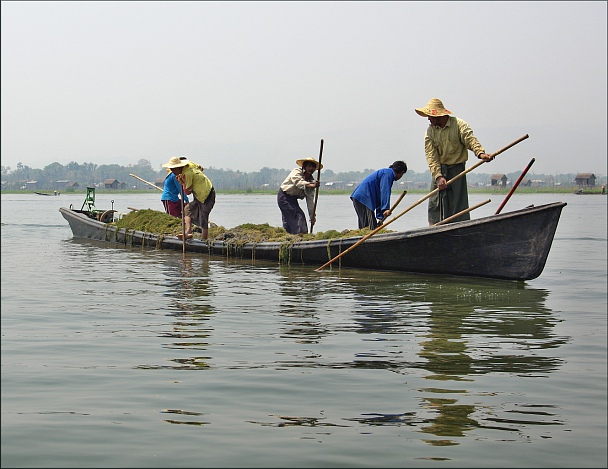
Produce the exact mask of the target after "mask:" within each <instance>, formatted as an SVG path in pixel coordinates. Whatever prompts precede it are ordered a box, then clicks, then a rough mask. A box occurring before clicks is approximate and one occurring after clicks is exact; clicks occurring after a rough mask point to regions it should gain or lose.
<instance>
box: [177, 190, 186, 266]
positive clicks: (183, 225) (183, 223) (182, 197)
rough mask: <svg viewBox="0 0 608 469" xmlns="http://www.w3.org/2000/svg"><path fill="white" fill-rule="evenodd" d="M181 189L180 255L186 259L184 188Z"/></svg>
mask: <svg viewBox="0 0 608 469" xmlns="http://www.w3.org/2000/svg"><path fill="white" fill-rule="evenodd" d="M179 186H180V188H181V194H182V196H181V200H182V254H183V256H184V259H185V258H186V219H185V218H184V186H182V185H181V184H180V185H179Z"/></svg>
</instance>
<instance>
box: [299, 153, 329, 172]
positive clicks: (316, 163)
mask: <svg viewBox="0 0 608 469" xmlns="http://www.w3.org/2000/svg"><path fill="white" fill-rule="evenodd" d="M304 163H314V164H315V169H323V165H322V164H321V163H319V162H318V161H317V160H315V159H314V158H311V157H310V156H309V157H308V158H302V159H301V160H296V164H297V165H298V166H300V167H301V168H303V167H304ZM319 166H320V167H319Z"/></svg>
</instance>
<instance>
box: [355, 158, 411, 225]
mask: <svg viewBox="0 0 608 469" xmlns="http://www.w3.org/2000/svg"><path fill="white" fill-rule="evenodd" d="M406 172H407V165H406V164H405V162H403V161H395V162H394V163H393V164H392V165H390V166H389V167H388V168H382V169H379V170H378V171H375V172H373V173H372V174H370V175H369V176H367V177H366V178H365V179H364V180H363V181H362V182H361V184H359V185H358V186H357V188H356V189H355V190H354V191H353V193H352V194H351V196H350V198H351V200H352V201H353V205H354V207H355V212H356V213H357V217H358V219H359V229H362V228H369V229H370V230H375V229H376V228H377V227H378V220H380V221H384V220H385V219H386V218H387V217H388V216H390V214H391V189H392V188H393V182H395V181H398V180H399V179H401V177H402V176H403V175H404V174H405V173H406Z"/></svg>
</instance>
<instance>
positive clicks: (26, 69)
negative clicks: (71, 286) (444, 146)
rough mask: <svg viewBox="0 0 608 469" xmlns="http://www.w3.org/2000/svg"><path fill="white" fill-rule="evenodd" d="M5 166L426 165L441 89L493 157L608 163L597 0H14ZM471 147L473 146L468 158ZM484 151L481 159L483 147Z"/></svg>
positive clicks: (602, 169) (538, 165)
mask: <svg viewBox="0 0 608 469" xmlns="http://www.w3.org/2000/svg"><path fill="white" fill-rule="evenodd" d="M1 7H2V11H1V20H2V54H1V60H2V77H1V85H2V100H1V105H2V165H3V166H10V167H11V168H12V169H15V168H16V165H17V163H18V162H22V163H23V164H25V165H27V166H30V167H33V168H43V167H44V166H46V165H48V164H51V163H53V162H59V163H61V164H64V165H65V164H67V163H69V162H71V161H76V162H78V163H81V164H82V163H95V164H98V165H101V164H120V165H125V166H126V165H129V164H136V163H137V161H138V160H140V159H142V158H144V159H147V160H149V161H150V162H151V163H152V167H153V168H154V169H160V164H161V163H164V162H166V161H168V160H169V158H170V157H171V156H175V155H185V156H188V157H189V158H190V159H192V160H194V161H196V162H198V163H200V164H202V165H203V166H205V167H215V168H224V169H233V170H241V171H246V172H249V171H257V170H259V169H261V168H262V167H264V166H268V167H272V168H284V169H291V168H292V167H293V166H294V165H295V160H296V159H298V158H301V157H306V156H313V157H315V158H316V157H318V153H319V144H320V140H321V139H324V152H323V163H324V165H325V167H326V168H328V169H332V170H334V171H348V170H356V171H360V170H363V169H368V168H369V169H378V168H381V167H386V166H388V165H389V164H391V163H392V162H393V161H394V160H396V159H403V160H405V162H406V163H407V164H408V167H409V168H410V169H411V170H414V171H416V172H423V171H426V170H427V165H426V160H425V157H424V144H423V137H424V131H425V129H426V127H427V125H428V121H427V120H426V119H424V118H422V117H420V116H418V115H417V114H416V113H415V112H414V108H415V107H422V106H424V105H425V104H426V103H427V101H428V100H429V99H430V98H434V97H437V98H440V99H442V100H443V102H444V104H445V106H446V107H447V108H448V109H450V110H452V111H453V112H454V115H455V116H457V117H460V118H462V119H464V120H466V121H467V122H468V123H469V124H470V125H471V127H472V128H473V129H474V131H475V134H476V136H477V137H478V138H479V140H480V141H481V143H482V144H483V145H484V147H485V149H486V151H487V152H488V153H491V152H493V151H496V150H498V149H500V148H502V147H504V146H506V145H507V144H509V143H510V142H512V141H514V140H516V139H517V138H519V137H521V136H522V135H525V134H529V135H530V138H529V139H527V140H525V141H524V142H522V143H520V144H518V145H517V146H515V147H513V148H512V149H510V150H508V151H507V152H505V153H503V154H502V155H501V156H499V157H498V158H497V159H496V160H495V161H493V162H492V163H490V164H488V165H484V166H482V167H481V169H480V171H482V170H483V171H482V172H489V173H497V172H498V173H508V172H513V171H518V170H523V169H524V168H525V167H526V165H527V164H528V162H529V161H530V159H531V158H532V157H534V158H536V162H535V163H534V166H533V167H532V169H531V172H536V173H546V174H561V173H570V172H593V173H595V174H596V175H598V176H599V175H606V172H607V169H606V167H607V146H606V140H607V139H606V129H607V118H606V103H607V99H606V98H607V97H606V88H607V81H606V55H607V51H606V42H607V29H606V24H607V21H606V14H607V9H606V7H607V3H606V2H603V1H601V2H600V1H594V2H584V1H582V2H546V1H542V2H511V1H510V2H477V1H475V2H381V1H374V2H343V1H340V2H308V1H306V2H274V1H272V2H225V1H221V2H191V1H188V2H177V1H172V2H156V1H155V2H139V1H138V2H23V1H19V2H13V1H11V2H5V1H3V2H2V5H1ZM469 161H473V160H469ZM476 161H477V160H474V162H476Z"/></svg>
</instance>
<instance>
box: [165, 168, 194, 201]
mask: <svg viewBox="0 0 608 469" xmlns="http://www.w3.org/2000/svg"><path fill="white" fill-rule="evenodd" d="M181 192H182V185H181V184H180V183H179V181H178V180H177V178H176V177H175V174H173V173H169V174H168V175H167V177H166V178H165V184H164V186H163V194H162V195H161V196H160V200H170V201H171V202H179V195H180V194H181ZM184 203H185V204H187V203H188V196H187V195H186V193H185V192H184Z"/></svg>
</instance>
